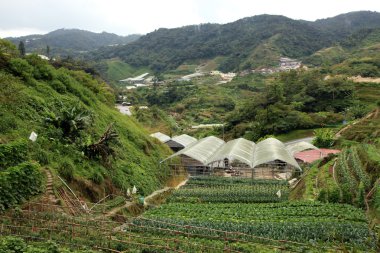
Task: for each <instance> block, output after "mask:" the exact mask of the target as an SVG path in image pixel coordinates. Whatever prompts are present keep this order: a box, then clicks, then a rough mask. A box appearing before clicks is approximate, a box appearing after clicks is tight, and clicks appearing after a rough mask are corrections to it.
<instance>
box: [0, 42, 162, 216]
mask: <svg viewBox="0 0 380 253" xmlns="http://www.w3.org/2000/svg"><path fill="white" fill-rule="evenodd" d="M0 67H1V68H0V69H1V71H0V84H1V92H0V181H1V182H3V181H4V180H5V181H4V182H7V184H9V185H7V187H9V188H5V189H11V190H12V189H13V190H16V191H17V194H19V195H12V194H11V192H10V193H9V195H4V194H3V192H2V194H0V202H1V203H0V209H2V207H4V206H5V207H7V206H10V205H13V204H16V203H18V202H21V201H24V200H25V199H27V198H28V197H30V196H31V195H35V194H37V193H39V192H41V191H42V190H43V182H42V179H43V175H44V174H43V171H42V168H47V169H49V170H51V171H52V172H53V173H54V174H58V175H60V176H61V177H63V178H64V179H65V180H66V181H67V182H68V183H69V184H70V185H72V186H73V187H76V186H78V187H77V188H78V189H79V190H80V191H81V195H82V196H83V197H84V198H87V199H89V200H91V201H97V200H98V199H99V198H101V197H103V196H104V194H110V193H113V194H118V193H121V192H126V191H127V189H128V188H132V187H133V185H136V187H137V189H138V192H139V194H142V195H145V194H147V193H149V192H152V191H153V190H154V189H156V188H158V187H160V186H161V185H162V184H163V183H164V182H165V173H164V172H163V171H164V170H165V167H164V166H161V170H159V166H158V161H159V160H160V159H161V158H162V157H163V156H166V155H167V154H168V152H169V151H168V148H166V147H163V146H161V145H159V144H158V142H156V141H155V140H153V139H151V138H150V137H148V134H147V132H145V131H144V130H143V128H142V127H141V126H140V125H139V124H138V123H137V122H136V121H134V120H133V119H132V118H129V117H127V116H123V115H121V114H120V113H119V112H118V111H116V110H115V109H114V108H113V106H114V94H113V91H112V89H111V88H110V87H109V86H108V85H107V84H106V83H104V82H103V81H102V80H100V79H95V78H93V77H92V76H90V75H89V74H86V73H84V72H82V71H74V70H68V69H65V68H54V67H53V66H52V65H50V64H49V62H47V61H45V60H42V59H40V58H39V57H38V56H36V55H30V56H26V57H25V58H20V57H19V56H18V52H17V50H16V49H15V47H14V46H12V44H10V43H9V42H7V41H5V40H0ZM32 131H34V132H35V133H37V135H38V137H37V140H36V141H35V142H32V141H30V140H28V137H29V135H30V134H31V132H32ZM27 170H30V171H33V173H30V172H27ZM12 173H13V174H14V175H17V176H11V177H10V175H12ZM24 174H26V175H27V177H25V176H24ZM15 187H16V188H15ZM1 191H2V190H1ZM6 191H7V190H6ZM23 191H25V193H24V192H23ZM4 196H5V197H4Z"/></svg>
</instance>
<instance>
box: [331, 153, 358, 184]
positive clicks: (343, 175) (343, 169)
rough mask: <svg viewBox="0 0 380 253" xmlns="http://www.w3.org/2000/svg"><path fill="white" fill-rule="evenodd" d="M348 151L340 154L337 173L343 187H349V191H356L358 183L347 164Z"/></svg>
mask: <svg viewBox="0 0 380 253" xmlns="http://www.w3.org/2000/svg"><path fill="white" fill-rule="evenodd" d="M347 157H348V151H347V150H345V151H343V152H342V153H341V154H340V157H339V159H338V162H337V166H336V172H337V176H338V182H339V184H341V185H347V186H348V189H350V190H352V189H356V187H357V182H356V180H355V178H354V177H353V176H352V175H351V173H350V168H349V166H348V163H347Z"/></svg>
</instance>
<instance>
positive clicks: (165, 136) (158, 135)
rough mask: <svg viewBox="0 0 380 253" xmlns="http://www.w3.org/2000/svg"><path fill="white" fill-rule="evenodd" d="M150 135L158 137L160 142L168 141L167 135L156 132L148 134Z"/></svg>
mask: <svg viewBox="0 0 380 253" xmlns="http://www.w3.org/2000/svg"><path fill="white" fill-rule="evenodd" d="M150 137H153V138H156V139H158V140H159V141H160V142H162V143H165V142H167V141H170V139H171V138H170V136H167V135H166V134H163V133H160V132H157V133H153V134H151V135H150Z"/></svg>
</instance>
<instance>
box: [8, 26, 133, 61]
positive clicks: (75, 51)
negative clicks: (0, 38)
mask: <svg viewBox="0 0 380 253" xmlns="http://www.w3.org/2000/svg"><path fill="white" fill-rule="evenodd" d="M139 37H140V36H139V35H137V34H134V35H129V36H118V35H116V34H113V33H106V32H102V33H93V32H89V31H84V30H78V29H58V30H55V31H52V32H50V33H47V34H45V35H28V36H23V37H17V38H8V39H9V40H10V41H12V42H13V43H15V44H17V45H18V43H19V42H20V41H24V42H25V49H26V52H33V53H39V54H43V55H46V56H48V57H57V56H71V57H78V56H79V55H80V54H83V53H84V52H87V51H91V50H95V49H98V48H100V47H103V46H110V45H115V44H122V45H123V44H127V43H130V42H132V41H135V40H137V39H138V38H139ZM47 47H49V49H48V48H47Z"/></svg>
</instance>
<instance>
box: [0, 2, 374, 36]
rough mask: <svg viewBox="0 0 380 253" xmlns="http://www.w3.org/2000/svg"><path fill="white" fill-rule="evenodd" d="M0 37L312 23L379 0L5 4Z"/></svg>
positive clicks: (368, 6)
mask: <svg viewBox="0 0 380 253" xmlns="http://www.w3.org/2000/svg"><path fill="white" fill-rule="evenodd" d="M0 10H1V15H0V37H8V36H21V35H27V34H36V33H39V34H40V33H48V32H50V31H53V30H56V29H59V28H79V29H83V30H89V31H93V32H102V31H107V32H112V33H116V34H119V35H128V34H132V33H140V34H144V33H148V32H151V31H154V30H155V29H158V28H160V27H166V28H173V27H179V26H184V25H191V24H199V23H228V22H232V21H235V20H237V19H240V18H243V17H249V16H254V15H258V14H279V15H284V16H287V17H290V18H293V19H304V20H310V21H313V20H315V19H320V18H326V17H332V16H335V15H338V14H341V13H346V12H350V11H359V10H370V11H377V12H380V1H379V0H312V1H310V0H260V1H258V0H0Z"/></svg>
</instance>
